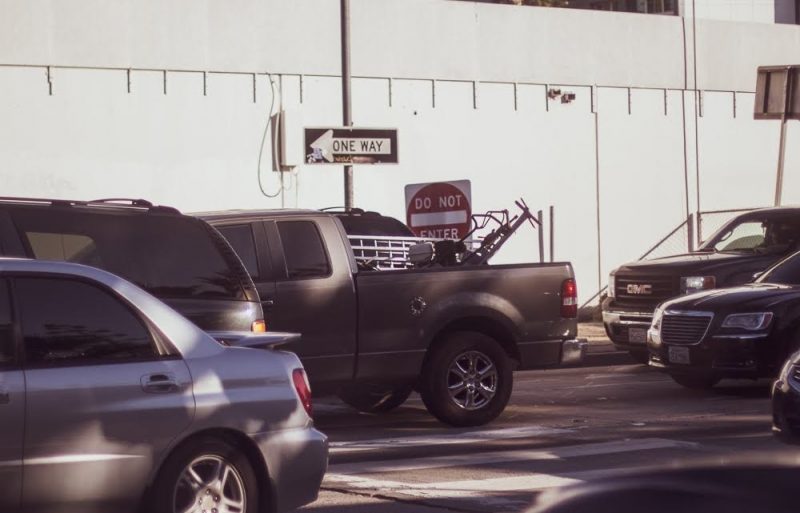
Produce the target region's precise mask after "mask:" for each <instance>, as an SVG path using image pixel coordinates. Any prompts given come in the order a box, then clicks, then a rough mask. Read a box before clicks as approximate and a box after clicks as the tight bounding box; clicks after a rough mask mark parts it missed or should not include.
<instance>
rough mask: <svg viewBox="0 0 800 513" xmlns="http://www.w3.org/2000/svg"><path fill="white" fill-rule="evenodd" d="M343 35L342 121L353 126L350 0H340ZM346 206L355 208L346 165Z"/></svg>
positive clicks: (348, 169) (349, 168)
mask: <svg viewBox="0 0 800 513" xmlns="http://www.w3.org/2000/svg"><path fill="white" fill-rule="evenodd" d="M340 1H341V3H340V13H341V35H342V121H343V124H344V126H346V127H349V126H353V119H352V112H351V109H350V0H340ZM344 206H345V209H350V208H353V166H352V165H346V166H344Z"/></svg>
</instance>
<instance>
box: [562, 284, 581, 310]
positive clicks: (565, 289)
mask: <svg viewBox="0 0 800 513" xmlns="http://www.w3.org/2000/svg"><path fill="white" fill-rule="evenodd" d="M561 317H563V318H565V319H574V318H576V317H578V285H577V284H576V283H575V280H574V279H572V278H570V279H568V280H564V283H562V284H561Z"/></svg>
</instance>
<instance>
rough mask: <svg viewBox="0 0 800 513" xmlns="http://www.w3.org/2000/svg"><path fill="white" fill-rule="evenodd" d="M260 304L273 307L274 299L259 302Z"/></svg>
mask: <svg viewBox="0 0 800 513" xmlns="http://www.w3.org/2000/svg"><path fill="white" fill-rule="evenodd" d="M261 304H262V305H264V306H275V300H274V299H265V300H264V301H262V302H261Z"/></svg>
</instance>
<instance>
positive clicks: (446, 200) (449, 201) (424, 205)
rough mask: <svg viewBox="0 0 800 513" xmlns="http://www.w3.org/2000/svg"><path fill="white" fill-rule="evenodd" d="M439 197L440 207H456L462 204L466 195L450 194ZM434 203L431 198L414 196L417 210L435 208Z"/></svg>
mask: <svg viewBox="0 0 800 513" xmlns="http://www.w3.org/2000/svg"><path fill="white" fill-rule="evenodd" d="M437 199H438V201H437V203H438V205H437V207H438V208H455V207H460V206H461V201H462V200H464V196H462V195H460V194H451V195H450V196H441V197H439V198H437ZM433 203H434V202H433V200H431V198H414V208H415V209H417V210H428V209H430V208H433Z"/></svg>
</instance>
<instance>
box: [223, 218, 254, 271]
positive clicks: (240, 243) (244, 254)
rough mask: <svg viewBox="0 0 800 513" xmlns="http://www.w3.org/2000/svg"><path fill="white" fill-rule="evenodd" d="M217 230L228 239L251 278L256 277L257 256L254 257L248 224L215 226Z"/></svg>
mask: <svg viewBox="0 0 800 513" xmlns="http://www.w3.org/2000/svg"><path fill="white" fill-rule="evenodd" d="M217 230H219V233H221V234H222V236H223V237H225V238H226V239H227V240H228V243H229V244H230V245H231V247H232V248H233V250H234V251H236V254H237V255H239V258H240V259H241V260H242V263H243V264H244V267H245V268H246V269H247V272H248V273H250V276H251V277H252V278H253V279H256V278H258V276H259V274H258V258H257V257H256V244H255V242H254V241H253V229H252V227H251V226H250V224H249V223H248V224H231V225H227V226H217Z"/></svg>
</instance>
